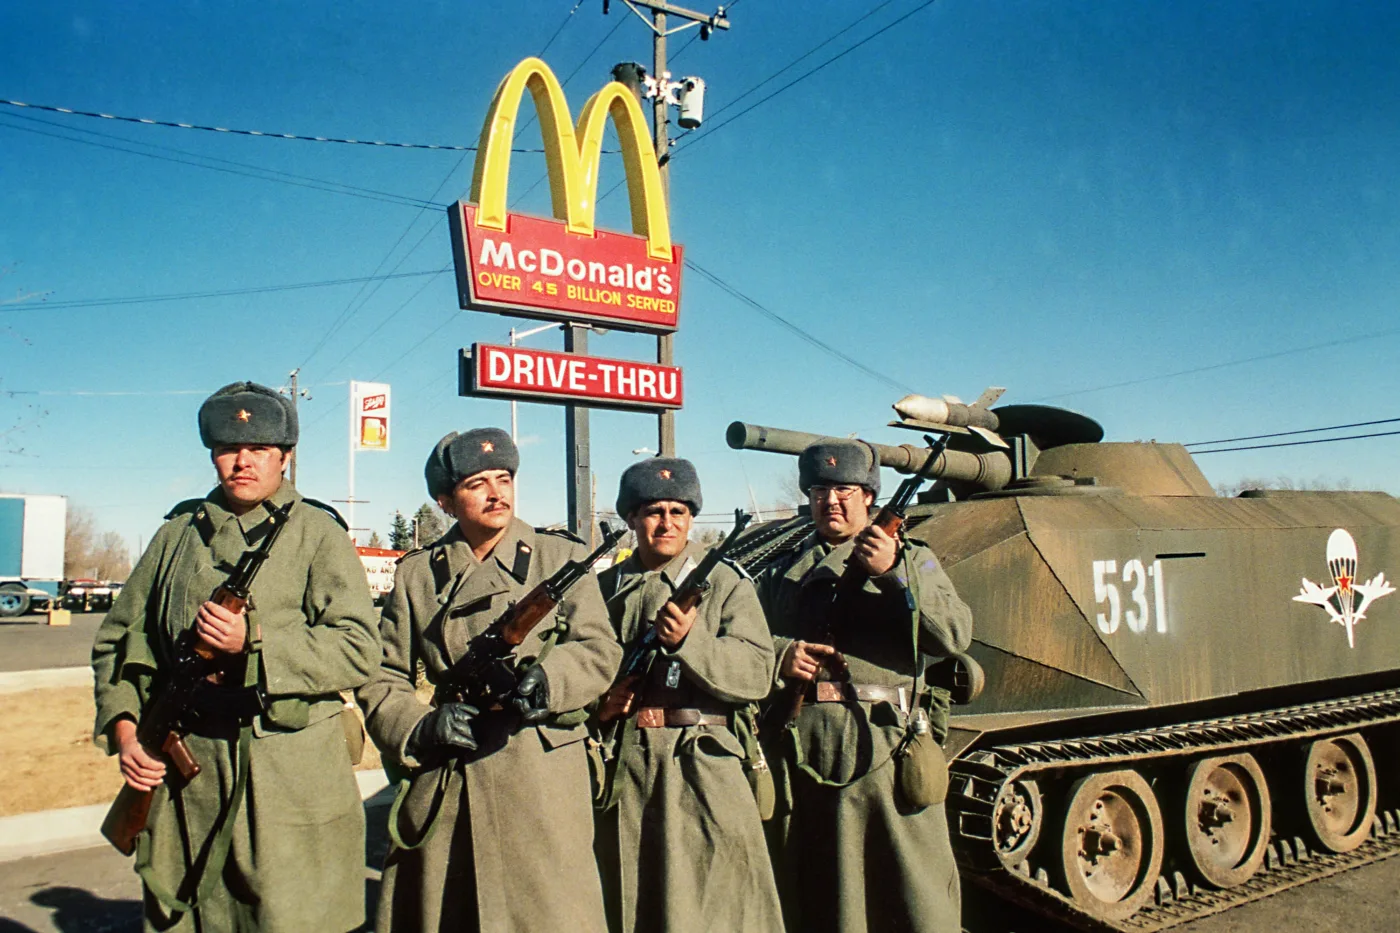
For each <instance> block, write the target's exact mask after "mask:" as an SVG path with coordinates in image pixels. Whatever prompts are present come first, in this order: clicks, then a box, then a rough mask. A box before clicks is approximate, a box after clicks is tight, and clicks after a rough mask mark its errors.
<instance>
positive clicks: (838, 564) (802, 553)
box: [783, 533, 856, 586]
mask: <svg viewBox="0 0 1400 933" xmlns="http://www.w3.org/2000/svg"><path fill="white" fill-rule="evenodd" d="M855 547H856V541H855V538H850V539H849V540H847V541H843V542H842V543H840V544H838V545H835V546H832V545H830V544H828V543H826V542H825V541H823V540H822V538H821V536H819V535H817V534H816V533H813V534H810V535H808V536H807V538H806V539H805V540H804V541H803V542H802V544H801V546H800V547H799V548H798V549H797V553H798V555H799V556H798V558H797V560H795V561H793V562H792V566H790V567H788V569H787V573H785V574H783V578H784V579H785V580H789V581H791V582H793V583H796V584H798V585H799V586H806V585H807V584H808V583H813V582H815V581H817V580H821V579H825V578H827V577H840V576H841V574H842V572H843V571H844V570H845V569H846V561H847V560H849V559H850V557H851V552H852V551H854V550H855Z"/></svg>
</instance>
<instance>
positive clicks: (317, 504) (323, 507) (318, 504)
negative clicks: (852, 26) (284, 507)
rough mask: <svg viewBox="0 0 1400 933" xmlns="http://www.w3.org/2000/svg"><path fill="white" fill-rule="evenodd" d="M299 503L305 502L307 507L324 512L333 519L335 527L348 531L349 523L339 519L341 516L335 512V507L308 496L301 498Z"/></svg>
mask: <svg viewBox="0 0 1400 933" xmlns="http://www.w3.org/2000/svg"><path fill="white" fill-rule="evenodd" d="M301 501H303V502H305V503H306V504H307V505H313V506H315V507H316V508H318V509H320V510H321V511H322V512H325V513H326V514H327V515H329V516H330V517H331V518H333V519H335V523H336V524H337V525H339V526H340V527H341V528H344V529H345V530H346V531H349V530H350V523H349V522H347V521H346V520H345V519H344V518H342V517H341V514H340V513H339V512H337V511H336V509H335V506H333V505H329V504H327V503H325V502H322V501H321V500H320V499H313V498H311V497H310V496H302V497H301Z"/></svg>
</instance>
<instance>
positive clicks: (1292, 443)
mask: <svg viewBox="0 0 1400 933" xmlns="http://www.w3.org/2000/svg"><path fill="white" fill-rule="evenodd" d="M1397 434H1400V431H1377V432H1376V433H1374V434H1349V435H1347V436H1346V437H1316V438H1313V439H1312V440H1310V441H1282V442H1280V443H1277V444H1251V445H1250V446H1248V447H1221V448H1218V449H1216V450H1193V451H1191V456H1193V457H1199V456H1200V455H1201V454H1225V453H1230V452H1231V451H1234V450H1267V449H1268V448H1271V447H1302V446H1304V445H1305V444H1331V443H1333V442H1335V441H1359V440H1364V439H1365V438H1368V437H1393V436H1395V435H1397Z"/></svg>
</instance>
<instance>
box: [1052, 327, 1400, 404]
mask: <svg viewBox="0 0 1400 933" xmlns="http://www.w3.org/2000/svg"><path fill="white" fill-rule="evenodd" d="M1396 334H1400V327H1392V328H1389V329H1387V330H1378V331H1372V332H1371V333H1369V334H1356V335H1353V336H1351V337H1338V338H1337V339H1336V340H1325V341H1323V342H1322V343H1312V344H1308V345H1307V346H1303V347H1292V348H1290V349H1287V350H1276V351H1274V352H1272V353H1261V354H1259V355H1258V356H1246V357H1242V358H1240V359H1237V360H1226V361H1224V362H1223V363H1211V364H1210V365H1208V366H1194V367H1192V368H1191V369H1178V370H1176V371H1175V372H1170V373H1158V374H1157V375H1155V376H1143V377H1141V378H1139V379H1125V380H1123V381H1122V382H1111V383H1109V384H1107V385H1101V386H1093V387H1091V388H1087V389H1074V390H1072V391H1069V392H1059V393H1056V394H1055V395H1042V396H1041V397H1040V398H1038V399H1036V401H1037V402H1048V401H1053V400H1055V399H1062V398H1069V397H1071V396H1074V395H1087V394H1088V393H1090V392H1106V391H1108V390H1109V389H1122V388H1126V387H1127V386H1136V385H1142V384H1143V383H1147V382H1157V381H1160V380H1163V379H1175V378H1177V377H1178V376H1194V375H1196V374H1197V373H1208V372H1213V371H1215V370H1217V369H1228V368H1229V367H1232V366H1243V365H1244V364H1246V363H1260V362H1264V361H1266V360H1276V359H1281V358H1282V357H1285V356H1296V355H1297V354H1299V353H1311V352H1312V351H1313V350H1327V349H1331V348H1332V347H1340V346H1345V345H1346V344H1349V343H1357V342H1359V341H1362V340H1379V339H1380V338H1382V337H1393V336H1395V335H1396Z"/></svg>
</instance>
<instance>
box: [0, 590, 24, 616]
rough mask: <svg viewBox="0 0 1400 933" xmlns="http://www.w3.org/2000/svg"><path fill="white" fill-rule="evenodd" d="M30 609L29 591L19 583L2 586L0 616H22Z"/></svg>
mask: <svg viewBox="0 0 1400 933" xmlns="http://www.w3.org/2000/svg"><path fill="white" fill-rule="evenodd" d="M28 611H29V593H28V592H27V591H26V590H25V588H24V587H23V586H21V585H20V584H18V583H6V584H5V585H4V586H0V617H4V618H7V619H8V618H9V617H11V616H22V615H24V614H25V613H26V612H28Z"/></svg>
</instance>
